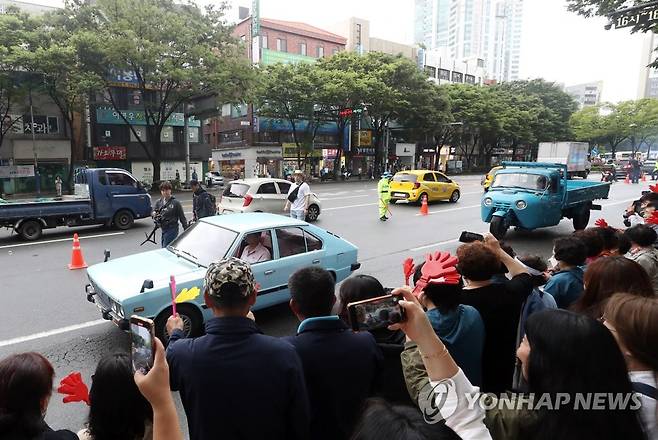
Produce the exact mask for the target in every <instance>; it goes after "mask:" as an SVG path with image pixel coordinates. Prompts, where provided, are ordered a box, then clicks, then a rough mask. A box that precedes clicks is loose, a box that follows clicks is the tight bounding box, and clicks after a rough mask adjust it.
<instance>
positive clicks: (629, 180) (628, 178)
mask: <svg viewBox="0 0 658 440" xmlns="http://www.w3.org/2000/svg"><path fill="white" fill-rule="evenodd" d="M624 183H631V179H630V177H628V173H626V178H625V179H624Z"/></svg>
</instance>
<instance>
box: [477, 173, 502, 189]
mask: <svg viewBox="0 0 658 440" xmlns="http://www.w3.org/2000/svg"><path fill="white" fill-rule="evenodd" d="M502 169H503V167H493V168H492V169H491V170H490V171H489V172H488V173H487V174H486V175H485V176H484V177H483V178H482V182H480V183H482V187H483V188H484V192H487V191H489V187H490V186H491V182H493V180H494V177H496V171H498V170H502Z"/></svg>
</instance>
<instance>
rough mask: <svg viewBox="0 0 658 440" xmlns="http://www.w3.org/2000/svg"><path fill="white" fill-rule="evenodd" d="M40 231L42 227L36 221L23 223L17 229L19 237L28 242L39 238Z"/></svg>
mask: <svg viewBox="0 0 658 440" xmlns="http://www.w3.org/2000/svg"><path fill="white" fill-rule="evenodd" d="M42 231H43V226H42V225H41V222H39V221H38V220H27V221H24V222H23V223H22V224H21V227H20V229H19V233H20V234H21V237H23V238H24V239H25V240H28V241H34V240H37V239H38V238H39V237H41V233H42Z"/></svg>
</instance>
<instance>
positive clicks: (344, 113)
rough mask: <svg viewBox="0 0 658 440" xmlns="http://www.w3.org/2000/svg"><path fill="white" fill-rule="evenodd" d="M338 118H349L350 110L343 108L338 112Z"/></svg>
mask: <svg viewBox="0 0 658 440" xmlns="http://www.w3.org/2000/svg"><path fill="white" fill-rule="evenodd" d="M338 116H340V117H341V118H349V117H350V116H352V109H351V108H344V109H342V110H341V111H339V112H338Z"/></svg>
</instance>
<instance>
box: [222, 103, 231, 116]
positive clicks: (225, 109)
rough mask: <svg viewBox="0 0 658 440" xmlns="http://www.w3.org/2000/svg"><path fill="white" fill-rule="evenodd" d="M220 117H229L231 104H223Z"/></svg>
mask: <svg viewBox="0 0 658 440" xmlns="http://www.w3.org/2000/svg"><path fill="white" fill-rule="evenodd" d="M222 116H223V117H226V116H231V104H223V105H222Z"/></svg>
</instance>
